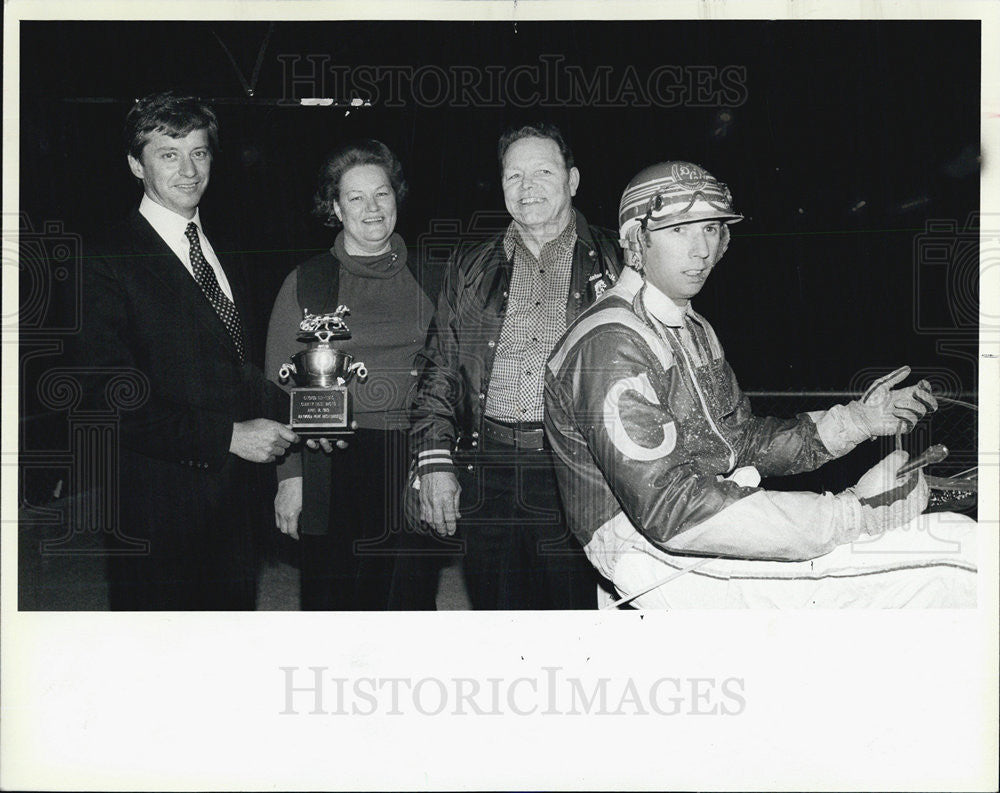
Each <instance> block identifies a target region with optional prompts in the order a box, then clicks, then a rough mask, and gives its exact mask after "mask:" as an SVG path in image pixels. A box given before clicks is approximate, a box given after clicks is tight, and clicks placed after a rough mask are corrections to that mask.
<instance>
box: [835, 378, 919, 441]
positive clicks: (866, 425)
mask: <svg viewBox="0 0 1000 793" xmlns="http://www.w3.org/2000/svg"><path fill="white" fill-rule="evenodd" d="M909 376H910V367H909V366H901V367H900V368H899V369H897V370H896V371H895V372H892V373H891V374H887V375H886V376H885V377H883V378H880V379H879V380H876V381H875V382H874V383H872V385H871V387H870V388H869V389H868V390H867V391H866V392H865V395H864V396H863V397H861V399H860V400H855V401H854V402H851V403H850V404H849V405H848V406H847V410H848V412H849V413H850V415H851V418H852V419H853V420H854V423H855V424H857V425H858V428H859V429H860V430H862V431H863V432H866V433H867V434H868V436H869V437H875V436H876V435H895V434H896V433H897V432H909V431H910V430H912V429H913V427H914V426H915V425H916V423H917V422H918V421H920V419H922V418H923V417H924V416H925V415H926V414H927V413H933V412H934V411H935V410H937V406H938V405H937V400H936V399H935V398H934V395H933V394H932V393H931V386H930V383H928V382H927V381H926V380H921V381H920V382H919V383H917V384H916V385H914V386H909V387H908V388H899V389H896V390H890V388H891V386H894V385H896V383H900V382H902V381H903V380H905V379H906V378H907V377H909Z"/></svg>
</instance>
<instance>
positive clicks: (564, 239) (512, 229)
mask: <svg viewBox="0 0 1000 793" xmlns="http://www.w3.org/2000/svg"><path fill="white" fill-rule="evenodd" d="M575 244H576V212H571V213H570V216H569V223H567V224H566V228H564V229H563V230H562V231H561V232H559V236H558V237H555V238H554V239H551V240H549V241H548V242H546V243H545V244H544V245H543V246H542V248H541V250H540V251H539V252H538V256H537V258H536V257H535V254H533V253H532V252H531V251H530V250H528V246H527V245H525V244H524V238H523V237H522V236H521V230H520V229H519V228H518V227H517V222H516V221H513V220H512V221H511V222H510V225H509V226H508V227H507V231H506V233H505V234H504V235H503V251H504V254H505V255H506V256H507V259H508V260H510V259H512V258H513V257H514V253H515V251H517V250H518V249H520V250H521V252H522V253H526V254H527V255H528V257H529V261H540V260H541V258H542V256H543V255H544V254H545V252H546V250H547V249H548V248H549V246H550V245H551V246H555V247H556V248H572V247H573V245H575Z"/></svg>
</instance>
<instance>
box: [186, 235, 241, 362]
mask: <svg viewBox="0 0 1000 793" xmlns="http://www.w3.org/2000/svg"><path fill="white" fill-rule="evenodd" d="M184 236H185V237H187V238H188V241H189V242H190V243H191V267H192V269H193V270H194V279H195V280H196V281H197V282H198V286H200V287H201V291H202V292H204V293H205V297H207V298H208V302H209V303H211V304H212V308H214V309H215V312H216V313H217V314H218V315H219V318H220V319H221V320H222V323H223V324H224V325H225V326H226V330H228V331H229V335H230V336H232V337H233V342H234V343H235V344H236V352H238V353H239V355H240V363H243V362H245V361H246V359H247V355H246V345H245V344H244V342H243V326H242V324H241V323H240V314H239V312H238V311H237V310H236V306H235V305H233V301H232V300H230V299H229V298H228V297H226V293H225V292H223V291H222V288H221V287H220V286H219V282H218V280H216V278H215V273H214V272H213V270H212V265H210V264H209V263H208V262H207V261H206V260H205V254H204V253H202V252H201V242H200V241H199V240H198V227H197V226H196V225H195V224H194V223H188V224H187V228H186V229H184Z"/></svg>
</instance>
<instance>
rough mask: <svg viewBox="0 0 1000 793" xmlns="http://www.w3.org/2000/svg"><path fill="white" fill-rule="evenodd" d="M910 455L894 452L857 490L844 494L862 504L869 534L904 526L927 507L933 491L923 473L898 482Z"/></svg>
mask: <svg viewBox="0 0 1000 793" xmlns="http://www.w3.org/2000/svg"><path fill="white" fill-rule="evenodd" d="M909 459H910V455H909V454H907V453H906V452H904V451H894V452H891V453H890V454H889V455H887V456H886V457H885V459H883V460H882V461H881V462H879V463H877V464H875V465H874V466H873V467H872V468H870V469H869V470H868V472H867V473H865V475H864V476H862V477H861V478H860V479H859V480H858V483H857V484H856V485H855V486H854V487H850V488H848V489H847V490H846V491H844V493H845V494H848V493H849V494H851V495H853V496H854V497H856V498H857V499H858V501H859V502H860V503H861V519H862V526H861V529H862V531H864V532H865V533H866V534H881V533H882V532H884V531H888V530H889V529H895V528H898V527H900V526H904V525H905V524H907V523H909V522H910V521H911V520H913V519H914V518H915V517H917V515H919V514H920V513H921V512H923V511H924V509H925V508H926V507H927V499H928V498H929V496H930V488H929V487H928V486H927V480H926V479H925V478H924V475H923V472H922V471H921V470H919V469H918V470H916V471H913V472H912V473H911V474H910V475H909V476H908V477H907V478H906V479H897V478H896V472H897V471H898V470H899V469H900V468H901V467H902V466H903V465H905V464H906V461H907V460H909Z"/></svg>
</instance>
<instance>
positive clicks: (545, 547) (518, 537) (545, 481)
mask: <svg viewBox="0 0 1000 793" xmlns="http://www.w3.org/2000/svg"><path fill="white" fill-rule="evenodd" d="M482 452H483V453H482V454H479V455H477V457H476V459H475V462H474V463H473V471H472V472H469V471H468V470H467V469H464V470H463V469H461V468H460V473H461V475H460V482H461V484H462V506H461V513H462V519H461V520H460V522H459V536H460V537H461V539H462V540H463V541H464V543H465V555H464V572H465V583H466V588H467V590H468V593H469V598H470V600H471V601H472V607H473V608H475V609H594V608H597V582H598V580H599V577H598V575H597V573H596V572H595V571H594V569H593V567H591V565H590V563H589V562H588V561H587V559H586V557H585V556H584V554H583V549H582V548H581V547H580V544H579V543H578V542H577V541H576V539H575V538H574V537H573V536H572V535H571V533H570V531H569V529H568V528H567V526H566V523H565V520H564V519H563V512H562V507H561V504H560V501H559V493H558V489H557V486H556V479H555V473H554V471H553V469H552V458H551V453H550V452H548V451H544V450H541V451H519V450H516V449H514V448H512V447H508V446H504V445H502V444H498V443H490V442H489V441H486V442H485V443H484V445H483V449H482Z"/></svg>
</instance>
